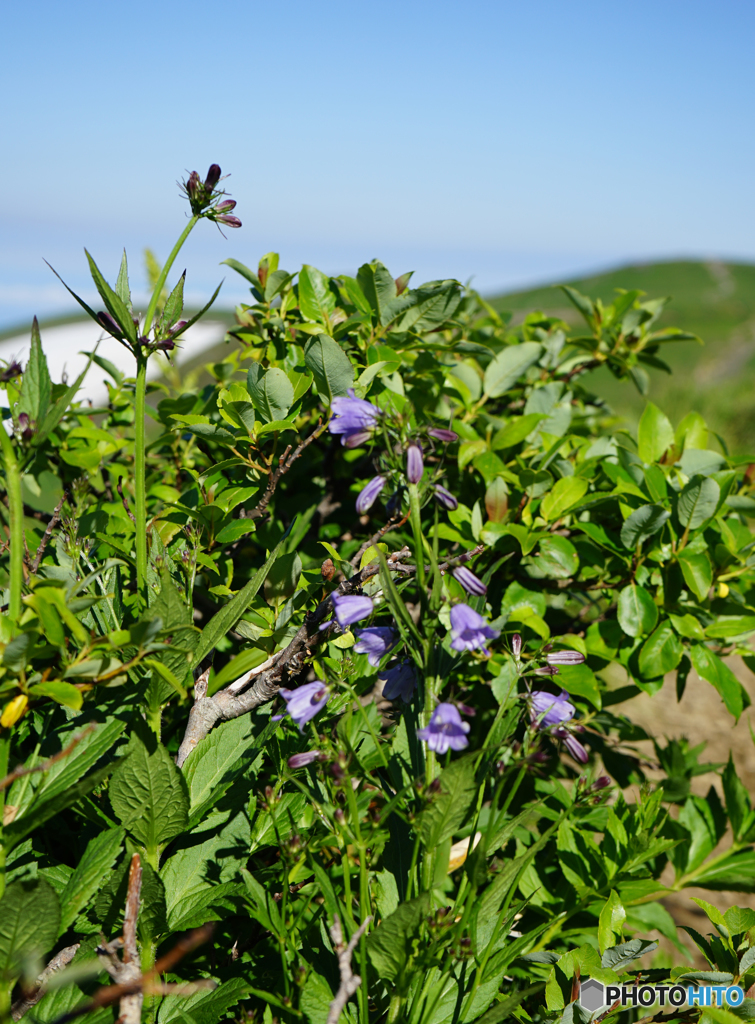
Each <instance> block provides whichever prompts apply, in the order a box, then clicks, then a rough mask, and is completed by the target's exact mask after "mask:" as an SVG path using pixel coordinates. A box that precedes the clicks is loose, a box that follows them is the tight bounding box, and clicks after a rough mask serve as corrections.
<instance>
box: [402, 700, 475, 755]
mask: <svg viewBox="0 0 755 1024" xmlns="http://www.w3.org/2000/svg"><path fill="white" fill-rule="evenodd" d="M384 692H385V691H384ZM468 732H469V723H467V722H462V720H461V715H460V714H459V709H458V708H457V707H456V705H455V704H439V705H438V706H437V707H436V709H435V710H434V711H433V713H432V715H431V716H430V722H429V724H428V725H426V726H425V728H424V729H417V736H418V737H419V739H421V740H424V741H425V743H427V745H428V747H429V748H430V750H434V751H435V753H436V754H445V752H446V751H447V750H463V749H464V748H465V747H466V746H468V745H469V740H468V739H467V733H468Z"/></svg>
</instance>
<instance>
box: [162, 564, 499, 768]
mask: <svg viewBox="0 0 755 1024" xmlns="http://www.w3.org/2000/svg"><path fill="white" fill-rule="evenodd" d="M484 547H485V545H484V544H478V545H477V547H476V548H474V549H473V550H472V551H466V552H464V553H463V554H461V555H457V556H456V558H451V559H448V561H446V562H443V563H442V566H441V568H442V569H447V568H448V567H449V566H451V565H461V564H462V563H463V562H466V561H469V559H470V558H474V556H475V555H478V554H479V553H480V552H481V551H482V550H483V549H484ZM401 553H403V552H401ZM394 558H395V556H394V555H391V557H390V558H389V559H388V566H389V568H390V569H391V570H392V571H396V572H405V573H412V572H416V566H413V565H402V564H401V563H396V562H395V561H394ZM428 571H429V567H428ZM379 572H380V566H379V564H378V563H377V562H370V564H369V565H366V566H365V567H364V568H363V569H360V570H359V572H357V573H355V574H354V575H353V576H352V577H351V579H350V580H343V581H342V582H341V583H339V585H338V586H337V587H336V589H335V590H334V591H333V593H331V594H329V595H328V596H327V597H326V598H325V599H324V600H323V601H321V602H320V603H319V605H318V606H317V608H316V609H315V610H314V612H312V614H311V615H308V616H307V617H306V618H305V620H304V624H303V625H302V626H300V627H299V629H298V630H297V632H296V635H295V636H294V638H293V640H291V642H290V643H289V645H288V646H287V647H284V649H283V650H282V651H278V653H277V654H275V655H273V658H274V660H273V662H272V664H271V665H270V667H269V668H267V669H266V670H265V671H264V672H263V671H260V672H259V674H258V675H256V676H254V677H252V679H253V685H252V686H251V687H249V688H248V689H246V690H245V691H244V692H243V693H239V692H238V690H239V689H241V688H243V687H245V686H247V684H248V683H249V682H250V681H251V680H250V679H249V678H247V677H248V676H249V673H246V674H245V675H244V676H242V677H240V678H239V679H237V680H235V682H233V683H231V684H230V685H229V686H226V687H225V688H224V689H222V690H219V691H218V692H217V693H215V694H213V696H212V697H207V696H206V692H207V690H206V687H205V689H204V691H203V692H201V693H198V692H197V689H196V686H195V689H194V705H193V707H192V709H191V711H190V712H189V721H188V723H187V725H186V731H185V732H184V737H183V740H182V741H181V746H180V747H179V748H178V754H177V756H176V764H177V765H178V767H179V768H180V767H182V765H183V764H184V763H185V761H186V759H187V757H188V756H189V754H190V753H191V752H192V750H194V748H195V747H196V746H197V744H198V743H199V742H200V741H201V740H203V739H204V738H205V736H207V735H208V734H209V733H210V731H211V730H212V729H213V727H214V726H215V725H217V723H218V722H221V721H222V722H227V721H230V720H231V719H233V718H238V717H239V716H240V715H245V714H247V713H248V712H250V711H254V709H255V708H258V707H260V705H262V704H267V703H268V702H269V701H271V700H273V698H274V697H275V696H276V695H277V693H278V690H279V689H280V687H281V686H284V685H285V684H286V683H287V682H288V681H289V680H290V679H292V678H294V677H295V676H297V675H298V674H299V672H300V671H301V669H302V667H303V665H304V663H305V662H306V660H307V658H309V656H310V655H311V653H312V648H313V647H316V646H317V645H318V644H319V643H320V642H321V641H322V640H323V639H326V638H327V634H328V630H322V631H321V630H320V628H319V627H320V624H321V623H322V622H323V621H324V620H325V619H326V617H327V616H328V615H329V614H330V613H331V612H332V610H333V603H332V600H331V598H332V596H333V594H338V595H339V596H343V595H346V594H355V593H357V592H358V591H359V590H361V588H362V585H363V584H364V583H366V582H367V580H369V579H372V577H373V576H377V575H378V573H379ZM269 660H270V659H269ZM258 668H259V669H261V668H262V666H258ZM237 684H242V685H241V686H238V685H237ZM234 688H235V689H234Z"/></svg>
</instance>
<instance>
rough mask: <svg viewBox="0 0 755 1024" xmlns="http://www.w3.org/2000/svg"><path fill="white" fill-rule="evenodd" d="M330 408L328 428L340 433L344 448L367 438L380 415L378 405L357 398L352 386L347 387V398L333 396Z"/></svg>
mask: <svg viewBox="0 0 755 1024" xmlns="http://www.w3.org/2000/svg"><path fill="white" fill-rule="evenodd" d="M330 408H331V411H332V413H333V415H332V417H331V419H330V423H328V430H329V431H330V432H331V434H341V435H342V436H341V444H342V445H345V447H346V448H356V447H357V446H358V445H360V444H362V443H363V442H364V441H366V440H368V438H369V436H370V432H371V431H372V430H373V429H374V427H375V424H376V422H377V418H378V416H379V415H380V410H379V409H378V407H377V406H376V405H373V404H372V402H368V401H366V400H365V399H364V398H357V397H356V396H355V394H354V389H353V388H349V390H348V398H344V397H339V398H334V399H333V401H332V402H331V403H330Z"/></svg>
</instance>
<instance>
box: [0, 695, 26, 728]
mask: <svg viewBox="0 0 755 1024" xmlns="http://www.w3.org/2000/svg"><path fill="white" fill-rule="evenodd" d="M28 703H29V698H28V697H27V696H26V694H24V693H21V694H19V696H18V697H14V698H13V700H11V701H9V702H8V703H7V704H6V705H5V707H4V708H3V713H2V715H0V725H1V726H2V727H3V728H4V729H10V727H11V726H12V725H15V724H16V722H17V721H18V720H19V718H20V717H21V715H23V713H24V711H26V707H27V705H28Z"/></svg>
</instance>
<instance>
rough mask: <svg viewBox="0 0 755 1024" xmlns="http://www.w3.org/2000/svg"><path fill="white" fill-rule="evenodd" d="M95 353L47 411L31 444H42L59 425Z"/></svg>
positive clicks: (93, 353) (91, 354)
mask: <svg viewBox="0 0 755 1024" xmlns="http://www.w3.org/2000/svg"><path fill="white" fill-rule="evenodd" d="M96 351H97V350H96V349H95V351H94V352H92V353H90V356H89V359H88V360H87V364H86V366H85V367H84V369H83V370H82V371H81V373H80V374H79V375H78V377H77V378H76V380H75V381H74V382H73V384H71V386H70V387H69V388H67V389H66V390H65V391H64V392H63V394H62V395H61V396H60V398H59V399H58V400H57V401H56V402H55V404H54V405H53V407H52V409H49V410H48V412H47V415H46V416H45V418H44V420H43V421H42V423H41V425H40V426H39V427H38V429H37V432H36V434H35V435H34V440H33V442H32V443H33V444H34V445H35V446H38V445H40V444H42V442H43V441H44V440H45V439H46V438H47V437H48V435H49V434H51V433H52V432H53V430H54V429H55V428H56V427H57V425H58V423H60V421H61V419H62V418H63V415H64V413H65V411H66V409H67V408H68V406H69V405H70V404H71V402H72V401H73V400H74V398H75V397H76V393H77V392H78V390H79V388H80V387H81V385H82V383H83V381H84V378H85V377H86V375H87V373H88V371H89V367H90V366H91V365H92V359H93V358H94V356H95V354H96Z"/></svg>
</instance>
